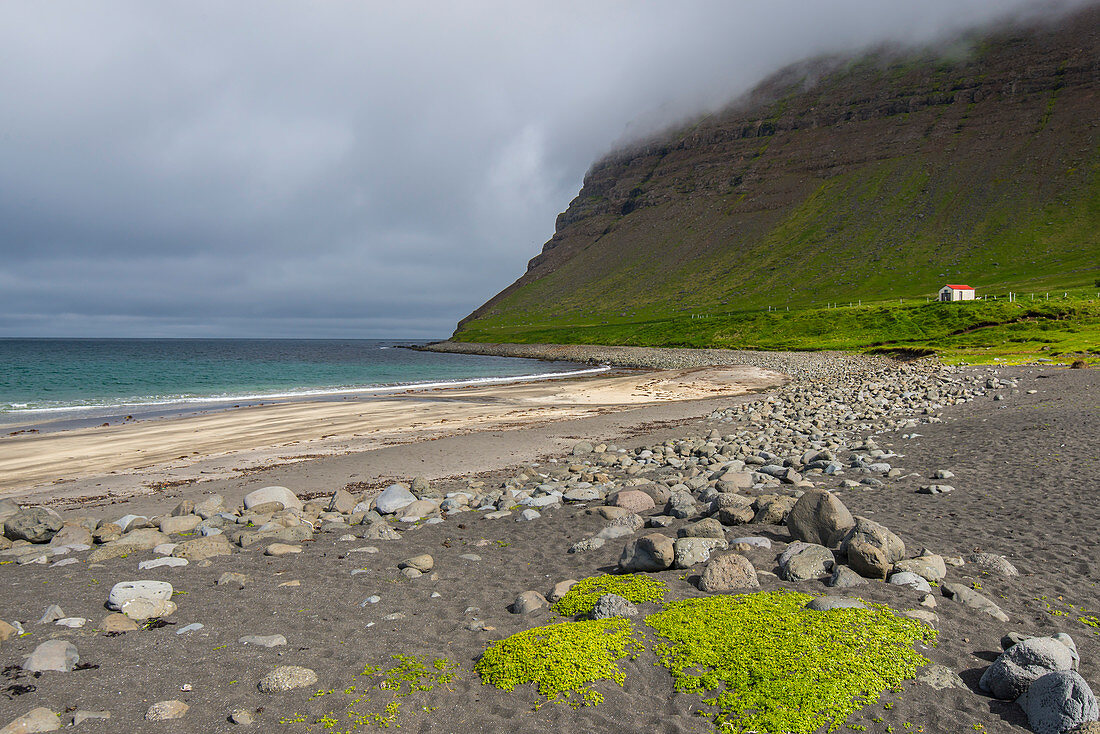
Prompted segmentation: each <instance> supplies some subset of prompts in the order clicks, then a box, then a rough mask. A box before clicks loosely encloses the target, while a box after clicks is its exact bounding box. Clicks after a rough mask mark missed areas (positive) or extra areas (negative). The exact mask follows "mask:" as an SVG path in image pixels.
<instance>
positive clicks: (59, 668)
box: [22, 640, 80, 673]
mask: <svg viewBox="0 0 1100 734" xmlns="http://www.w3.org/2000/svg"><path fill="white" fill-rule="evenodd" d="M79 662H80V655H78V654H77V652H76V646H75V645H73V643H71V642H69V641H68V640H46V641H45V642H43V643H42V644H40V645H39V646H38V647H36V648H34V652H32V653H31V654H30V655H28V656H27V659H26V660H24V661H23V666H22V667H23V670H25V671H27V672H28V673H45V672H47V671H56V672H58V673H68V672H70V671H71V670H72V669H73V668H75V667H76V664H77V663H79Z"/></svg>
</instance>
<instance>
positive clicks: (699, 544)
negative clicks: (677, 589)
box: [672, 538, 730, 568]
mask: <svg viewBox="0 0 1100 734" xmlns="http://www.w3.org/2000/svg"><path fill="white" fill-rule="evenodd" d="M729 547H730V544H729V543H727V542H726V540H725V538H677V539H676V541H675V542H674V543H673V549H674V554H675V558H674V560H673V563H672V565H673V567H674V568H691V567H692V566H695V565H698V564H700V563H706V562H707V561H708V560H710V554H711V553H713V552H714V551H715V550H726V549H727V548H729Z"/></svg>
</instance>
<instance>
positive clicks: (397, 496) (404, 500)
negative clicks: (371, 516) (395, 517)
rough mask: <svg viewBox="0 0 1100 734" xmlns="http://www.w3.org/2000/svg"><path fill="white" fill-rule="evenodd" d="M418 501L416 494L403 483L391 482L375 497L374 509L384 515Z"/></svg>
mask: <svg viewBox="0 0 1100 734" xmlns="http://www.w3.org/2000/svg"><path fill="white" fill-rule="evenodd" d="M413 502H416V495H414V494H413V493H412V492H410V491H409V490H408V488H407V487H405V485H403V484H391V485H390V486H388V487H386V488H385V489H384V490H382V493H381V494H379V495H378V496H377V497H376V498H375V499H374V509H376V510H378V512H380V513H382V514H383V515H392V514H393V513H395V512H397V511H398V510H401V509H404V508H406V507H408V506H409V505H411V504H412V503H413Z"/></svg>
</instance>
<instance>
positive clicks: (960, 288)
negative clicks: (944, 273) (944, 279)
mask: <svg viewBox="0 0 1100 734" xmlns="http://www.w3.org/2000/svg"><path fill="white" fill-rule="evenodd" d="M944 287H945V288H954V289H955V290H957V291H972V290H974V289H973V288H972V287H971V286H968V285H951V284H950V283H948V284H947V285H946V286H944Z"/></svg>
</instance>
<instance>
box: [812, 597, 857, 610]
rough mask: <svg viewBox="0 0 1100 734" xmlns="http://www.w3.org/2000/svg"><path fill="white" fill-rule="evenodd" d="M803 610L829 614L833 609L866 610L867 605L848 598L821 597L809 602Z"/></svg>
mask: <svg viewBox="0 0 1100 734" xmlns="http://www.w3.org/2000/svg"><path fill="white" fill-rule="evenodd" d="M803 608H804V609H809V610H810V611H813V612H829V611H832V610H833V609H866V608H867V605H866V604H864V603H863V602H862V601H860V600H859V599H851V598H848V597H846V596H819V597H817V598H816V599H811V600H810V601H808V602H807V603H806V605H805V607H803Z"/></svg>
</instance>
